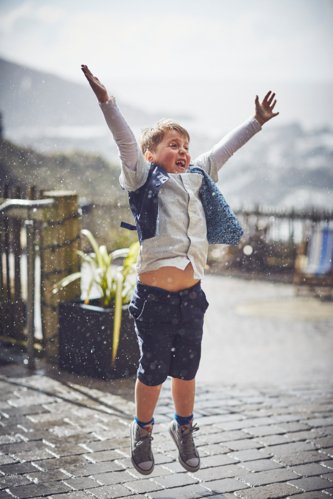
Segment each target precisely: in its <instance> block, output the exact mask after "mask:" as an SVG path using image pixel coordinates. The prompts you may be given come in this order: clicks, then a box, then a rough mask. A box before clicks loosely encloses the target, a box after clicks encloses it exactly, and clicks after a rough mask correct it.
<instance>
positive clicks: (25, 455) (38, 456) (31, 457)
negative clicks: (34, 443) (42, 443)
mask: <svg viewBox="0 0 333 499" xmlns="http://www.w3.org/2000/svg"><path fill="white" fill-rule="evenodd" d="M12 456H13V457H15V458H16V459H18V460H19V461H22V462H23V461H39V460H43V459H52V458H54V457H57V456H56V455H55V454H54V453H53V450H52V449H51V448H48V449H46V448H45V447H44V448H41V449H35V450H30V451H26V452H17V453H13V454H12Z"/></svg>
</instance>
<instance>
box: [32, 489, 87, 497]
mask: <svg viewBox="0 0 333 499" xmlns="http://www.w3.org/2000/svg"><path fill="white" fill-rule="evenodd" d="M47 497H49V496H47ZM87 497H89V499H91V498H92V495H91V494H89V491H88V492H84V491H83V490H80V491H71V492H67V494H56V495H54V496H51V499H82V498H87ZM36 499H41V498H36Z"/></svg>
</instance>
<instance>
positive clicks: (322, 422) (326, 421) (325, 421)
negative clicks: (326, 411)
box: [306, 418, 333, 427]
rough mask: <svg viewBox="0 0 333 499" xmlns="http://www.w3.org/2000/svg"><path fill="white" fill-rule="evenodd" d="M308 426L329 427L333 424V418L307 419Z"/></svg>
mask: <svg viewBox="0 0 333 499" xmlns="http://www.w3.org/2000/svg"><path fill="white" fill-rule="evenodd" d="M306 424H307V425H309V426H312V427H317V426H328V425H332V424H333V420H332V418H312V419H306Z"/></svg>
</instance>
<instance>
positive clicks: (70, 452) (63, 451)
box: [52, 444, 87, 457]
mask: <svg viewBox="0 0 333 499" xmlns="http://www.w3.org/2000/svg"><path fill="white" fill-rule="evenodd" d="M52 453H53V454H54V455H56V456H57V457H65V456H74V455H80V454H86V453H87V449H84V448H83V447H81V446H80V445H74V444H61V445H56V446H55V447H54V448H52Z"/></svg>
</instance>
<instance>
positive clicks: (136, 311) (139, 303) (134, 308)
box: [128, 300, 147, 321]
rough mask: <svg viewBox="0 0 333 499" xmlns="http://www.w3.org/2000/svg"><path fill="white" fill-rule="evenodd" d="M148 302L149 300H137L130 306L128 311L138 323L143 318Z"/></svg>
mask: <svg viewBox="0 0 333 499" xmlns="http://www.w3.org/2000/svg"><path fill="white" fill-rule="evenodd" d="M146 302H147V300H135V301H131V303H130V304H129V307H128V311H129V313H130V314H131V316H132V317H133V319H135V320H136V321H137V320H140V318H141V317H142V314H143V312H144V309H145V304H146Z"/></svg>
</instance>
